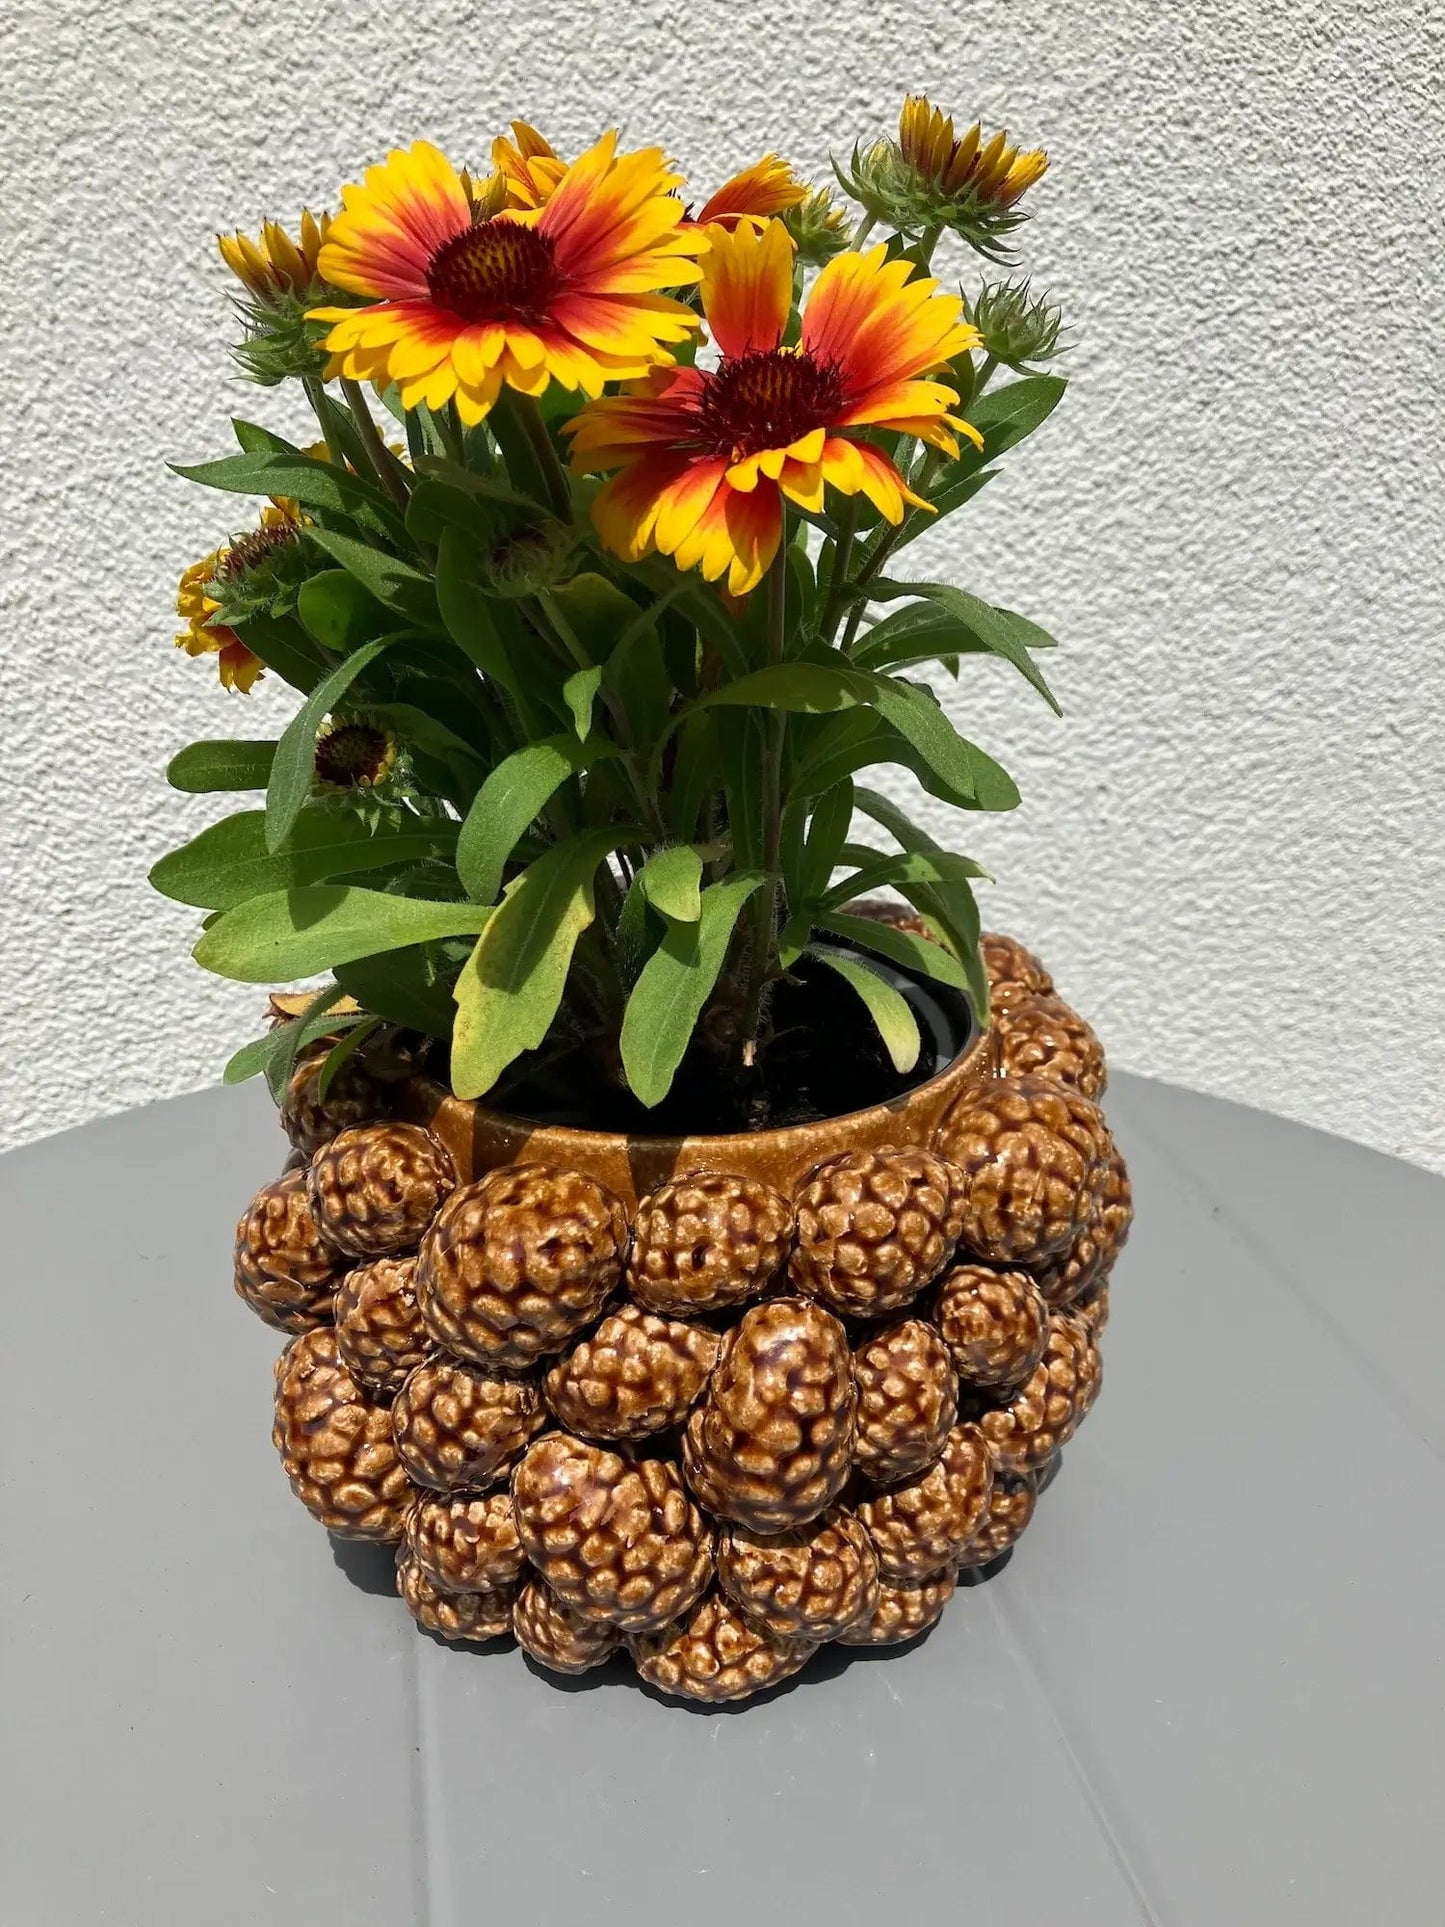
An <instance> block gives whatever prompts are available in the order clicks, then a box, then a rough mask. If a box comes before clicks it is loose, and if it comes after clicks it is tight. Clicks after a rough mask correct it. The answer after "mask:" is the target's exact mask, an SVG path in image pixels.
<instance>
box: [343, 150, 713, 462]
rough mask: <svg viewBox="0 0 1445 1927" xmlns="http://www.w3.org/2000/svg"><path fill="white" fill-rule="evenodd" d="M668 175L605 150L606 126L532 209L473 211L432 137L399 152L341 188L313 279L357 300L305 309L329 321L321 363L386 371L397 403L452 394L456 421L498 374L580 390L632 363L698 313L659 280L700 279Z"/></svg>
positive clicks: (472, 411) (599, 385)
mask: <svg viewBox="0 0 1445 1927" xmlns="http://www.w3.org/2000/svg"><path fill="white" fill-rule="evenodd" d="M679 184H680V177H679V176H678V175H676V174H672V173H669V172H668V171H667V168H666V166H665V164H664V162H663V158H662V151H661V149H660V148H655V147H652V148H644V149H643V150H642V151H641V152H639V153H636V154H622V155H619V154H618V153H617V152H616V136H615V135H614V134H606V135H604V136H603V138H602V139H601V140H600V141H598V142H597V144H596V145H595V146H594V147H592V148H589V150H588V151H587V152H586V153H585V154H584V155H582V157H581V158H580V160H577V161H574V162H573V164H572V165H571V166H570V167H569V168H568V169H567V170H566V172H565V173H564V174H563V176H562V178H561V180H560V181H559V182H558V184H557V187H556V188H555V190H554V191H553V193H552V194H551V195H550V196H549V198H548V200H547V202H546V205H545V206H544V207H542V208H540V209H528V208H507V209H504V210H503V211H502V212H501V213H500V214H497V215H494V216H492V217H491V218H486V217H485V216H483V217H482V218H480V219H479V218H476V215H477V212H478V211H479V210H474V209H473V206H472V204H471V202H470V201H469V199H468V197H467V193H466V190H465V188H464V187H463V184H462V181H461V178H460V176H459V175H458V173H457V171H456V169H455V168H454V167H453V166H452V164H451V162H450V161H449V160H447V159H446V157H445V156H444V155H443V154H441V153H439V152H438V150H437V149H436V148H435V147H433V146H431V145H430V143H429V142H427V141H418V142H417V143H416V144H415V145H414V146H413V147H411V148H408V149H398V150H397V151H395V152H394V153H392V154H391V155H389V156H388V158H387V159H386V161H385V162H384V163H383V164H381V165H380V166H377V167H373V168H369V169H368V170H367V174H366V179H365V182H364V183H363V185H362V186H360V187H355V186H352V187H347V188H346V189H345V190H344V192H343V199H344V202H345V209H344V212H342V213H341V214H338V215H337V216H336V217H335V218H334V220H333V221H332V223H331V232H330V235H329V237H328V239H327V242H326V245H325V246H324V247H323V248H322V250H321V272H322V274H323V275H324V276H325V278H326V279H327V280H328V281H330V282H332V283H333V284H334V285H335V286H337V287H341V288H346V289H349V290H351V291H352V292H353V293H356V294H361V295H366V296H369V297H370V298H371V305H369V306H367V307H363V308H318V309H314V310H313V311H312V319H313V320H318V321H327V322H330V323H331V324H332V327H331V331H330V333H329V334H328V335H327V337H326V346H327V348H328V349H329V350H330V353H331V357H332V360H331V363H330V366H329V371H328V372H335V373H339V374H342V375H345V376H347V377H349V378H350V379H352V380H356V381H374V382H377V383H380V384H387V383H391V382H395V383H396V384H397V385H398V387H399V389H400V394H401V402H402V406H403V407H404V408H414V407H415V406H416V405H417V403H418V402H425V403H426V404H427V406H428V407H430V408H440V407H442V406H443V405H444V404H445V403H447V402H449V401H452V400H453V399H455V401H456V405H457V409H458V412H459V413H460V415H461V417H462V420H463V421H464V422H466V423H468V424H469V425H470V424H472V423H475V422H479V421H481V419H482V418H483V416H484V415H486V414H487V412H488V411H489V409H490V408H491V407H492V405H493V403H494V402H495V401H496V399H497V397H498V395H499V394H500V393H501V391H502V388H503V385H504V384H505V385H506V386H508V387H511V388H515V389H519V390H520V391H521V392H522V393H523V394H527V395H540V394H541V393H542V391H543V390H544V389H545V388H546V387H547V386H548V384H549V383H550V382H552V381H559V382H561V383H562V385H563V386H564V387H566V388H571V389H578V388H580V389H581V390H582V392H583V393H584V394H586V395H590V396H595V395H599V394H600V393H601V392H602V389H603V386H604V384H605V383H607V382H609V381H617V380H631V379H635V378H636V377H638V376H640V375H643V374H645V373H646V372H647V370H648V369H649V368H651V367H652V366H654V365H655V364H656V363H657V362H658V361H660V360H664V359H666V357H667V347H666V345H665V344H668V343H677V342H680V341H683V340H685V339H686V338H687V335H688V334H689V332H690V331H691V330H692V329H693V328H694V327H695V326H696V325H697V324H696V317H695V316H694V315H693V314H692V312H691V310H690V309H688V308H686V307H685V306H684V305H683V304H682V303H681V302H680V301H675V300H671V299H668V298H667V297H666V296H665V295H663V294H662V293H661V292H660V291H661V290H662V289H664V288H676V287H682V286H685V285H686V284H688V283H690V282H694V281H696V280H698V279H699V278H700V270H699V269H698V266H697V260H696V257H697V254H698V252H699V249H700V245H701V243H700V241H699V239H698V237H696V236H695V235H692V234H690V233H688V232H687V231H686V230H685V229H684V228H683V226H682V203H681V202H680V201H679V200H678V199H677V197H676V195H675V194H674V193H673V191H672V190H673V189H674V188H675V187H677V186H678V185H679Z"/></svg>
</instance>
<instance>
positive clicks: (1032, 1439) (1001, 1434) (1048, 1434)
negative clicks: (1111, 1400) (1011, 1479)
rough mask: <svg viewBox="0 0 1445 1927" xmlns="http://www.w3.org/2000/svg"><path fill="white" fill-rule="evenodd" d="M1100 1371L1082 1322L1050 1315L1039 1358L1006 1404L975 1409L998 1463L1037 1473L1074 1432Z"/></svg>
mask: <svg viewBox="0 0 1445 1927" xmlns="http://www.w3.org/2000/svg"><path fill="white" fill-rule="evenodd" d="M1101 1373H1102V1366H1101V1363H1100V1359H1099V1348H1098V1345H1097V1343H1096V1342H1095V1338H1094V1334H1093V1332H1092V1331H1090V1329H1089V1327H1088V1326H1087V1325H1086V1324H1085V1323H1084V1322H1083V1320H1082V1319H1079V1318H1074V1317H1071V1316H1070V1315H1069V1314H1068V1313H1067V1312H1055V1314H1054V1316H1053V1317H1052V1318H1051V1319H1050V1320H1049V1336H1048V1342H1047V1344H1046V1345H1045V1347H1044V1354H1043V1357H1042V1358H1041V1359H1040V1360H1039V1362H1038V1364H1037V1365H1036V1366H1035V1367H1034V1369H1033V1371H1032V1372H1030V1374H1029V1376H1028V1377H1027V1378H1026V1379H1025V1380H1024V1382H1023V1384H1022V1385H1021V1386H1020V1387H1019V1388H1018V1390H1017V1391H1016V1392H1015V1393H1014V1394H1013V1396H1012V1397H1011V1398H1010V1399H1009V1400H1008V1401H1007V1403H1006V1404H1000V1405H996V1406H994V1407H992V1408H980V1409H979V1412H978V1426H979V1430H980V1431H981V1432H982V1433H983V1436H984V1437H985V1438H986V1439H987V1440H988V1442H989V1444H990V1445H991V1446H992V1447H993V1452H994V1457H995V1458H996V1459H997V1461H998V1463H999V1464H1000V1465H1001V1466H1003V1467H1005V1468H1006V1470H1008V1471H1010V1472H1037V1471H1039V1470H1041V1468H1042V1467H1044V1466H1045V1465H1047V1464H1048V1462H1049V1460H1050V1459H1051V1458H1052V1457H1053V1456H1054V1454H1055V1453H1056V1452H1058V1451H1060V1450H1061V1449H1062V1448H1063V1447H1064V1446H1065V1445H1067V1444H1068V1442H1069V1440H1070V1439H1071V1438H1072V1437H1073V1436H1074V1433H1075V1432H1076V1431H1077V1430H1078V1428H1079V1426H1080V1424H1081V1423H1082V1421H1083V1419H1084V1418H1085V1417H1086V1415H1087V1414H1088V1411H1089V1408H1090V1406H1091V1405H1092V1404H1093V1402H1094V1400H1095V1398H1096V1397H1097V1396H1098V1392H1099V1381H1100V1376H1101Z"/></svg>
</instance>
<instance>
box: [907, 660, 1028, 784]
mask: <svg viewBox="0 0 1445 1927" xmlns="http://www.w3.org/2000/svg"><path fill="white" fill-rule="evenodd" d="M871 679H872V682H873V686H874V687H873V697H872V705H873V707H874V708H875V709H876V710H877V711H878V713H879V715H880V716H882V718H883V720H884V721H885V722H887V723H891V724H892V725H893V727H894V728H895V729H896V730H897V731H898V733H899V735H900V736H902V737H903V739H904V741H905V742H907V743H908V744H910V745H911V747H912V748H913V749H915V750H916V751H917V752H918V755H919V756H920V757H921V758H922V760H923V762H924V763H925V764H926V765H927V766H928V768H929V769H931V770H932V771H933V772H934V773H935V774H936V775H937V776H938V777H940V778H941V779H942V781H943V782H944V783H945V784H946V785H947V786H948V788H949V789H950V790H952V791H954V792H955V793H956V794H958V795H962V796H966V797H968V798H969V799H970V800H971V801H972V803H973V805H974V807H975V808H976V809H980V810H1012V809H1016V808H1017V807H1018V801H1019V793H1018V789H1017V787H1016V785H1015V783H1014V780H1013V778H1012V777H1011V776H1010V775H1009V773H1008V771H1007V770H1005V769H1003V768H1001V767H1000V765H999V764H997V763H996V762H995V761H994V760H993V758H992V757H991V756H986V755H985V754H984V752H983V751H982V750H981V749H979V748H978V747H977V745H976V744H973V743H970V742H969V741H968V739H967V738H966V737H964V736H960V735H959V733H958V731H957V730H956V729H955V728H954V726H953V724H952V723H951V722H950V721H949V720H948V718H947V716H945V715H944V713H943V711H942V709H940V707H939V706H938V704H937V702H936V701H935V700H934V698H933V697H932V696H931V695H929V693H928V692H927V690H924V689H920V688H919V687H918V686H917V684H915V683H910V682H902V681H900V680H897V679H895V678H894V677H892V676H885V675H881V674H878V673H876V672H875V673H874V674H873V675H872V678H871Z"/></svg>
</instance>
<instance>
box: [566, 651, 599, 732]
mask: <svg viewBox="0 0 1445 1927" xmlns="http://www.w3.org/2000/svg"><path fill="white" fill-rule="evenodd" d="M601 685H602V665H601V663H600V662H598V663H594V664H593V665H592V667H591V668H590V669H575V670H574V671H573V672H572V674H571V675H570V676H569V677H568V678H567V680H566V682H564V683H563V685H562V700H563V702H564V703H566V705H567V708H568V710H569V711H570V713H571V716H572V726H573V728H574V729H575V730H576V731H577V734H578V736H579V738H580V737H585V736H586V735H588V734H589V733H590V731H591V728H592V706H593V704H594V703H595V702H596V700H597V691H598V689H599V688H600V687H601Z"/></svg>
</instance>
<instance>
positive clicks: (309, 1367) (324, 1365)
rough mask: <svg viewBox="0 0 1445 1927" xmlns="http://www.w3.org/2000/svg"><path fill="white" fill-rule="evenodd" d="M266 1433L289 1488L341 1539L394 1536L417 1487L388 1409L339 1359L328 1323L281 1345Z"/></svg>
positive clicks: (390, 1539)
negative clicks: (273, 1416) (403, 1459)
mask: <svg viewBox="0 0 1445 1927" xmlns="http://www.w3.org/2000/svg"><path fill="white" fill-rule="evenodd" d="M271 1436H272V1439H273V1442H274V1443H275V1446H276V1450H277V1451H278V1452H279V1453H280V1454H281V1463H282V1465H283V1467H284V1468H285V1471H286V1476H287V1478H288V1479H289V1480H290V1481H291V1489H292V1491H293V1492H294V1493H295V1494H296V1496H297V1498H298V1499H300V1501H301V1503H302V1504H303V1505H304V1506H305V1507H306V1509H307V1511H308V1512H310V1513H311V1514H312V1516H313V1517H314V1518H317V1519H319V1520H320V1521H321V1523H322V1525H324V1526H326V1527H328V1528H329V1529H330V1530H331V1531H332V1532H335V1533H337V1534H339V1535H340V1536H341V1537H342V1538H345V1539H375V1540H380V1541H381V1542H382V1543H387V1542H389V1541H392V1540H396V1539H400V1537H401V1535H402V1530H403V1528H404V1526H405V1524H406V1514H407V1510H408V1508H409V1506H410V1505H411V1502H412V1499H413V1498H414V1497H415V1489H414V1487H413V1486H412V1484H411V1481H410V1480H409V1479H408V1478H407V1476H406V1471H405V1468H404V1467H403V1465H402V1463H401V1460H400V1458H399V1457H398V1456H397V1450H396V1446H395V1444H394V1442H393V1440H392V1433H391V1414H390V1413H389V1412H388V1411H387V1409H386V1407H385V1406H384V1405H377V1404H374V1403H373V1402H372V1400H371V1399H370V1398H368V1396H367V1394H366V1392H365V1391H364V1390H363V1388H362V1387H361V1386H360V1385H359V1384H358V1383H357V1381H356V1380H355V1379H354V1378H353V1377H352V1376H351V1373H350V1372H349V1371H347V1369H346V1367H345V1366H344V1365H343V1364H342V1362H341V1354H340V1352H339V1350H338V1349H337V1344H336V1333H335V1332H334V1331H330V1330H320V1331H311V1332H304V1333H303V1334H302V1335H301V1337H300V1338H297V1339H293V1341H292V1342H291V1344H290V1346H289V1347H288V1348H287V1350H286V1351H285V1352H283V1353H282V1355H281V1358H280V1359H279V1361H278V1362H277V1366H276V1420H275V1424H274V1426H273V1428H272V1434H271Z"/></svg>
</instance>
